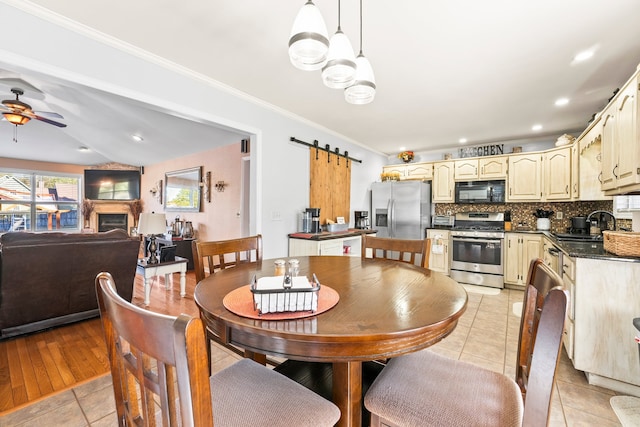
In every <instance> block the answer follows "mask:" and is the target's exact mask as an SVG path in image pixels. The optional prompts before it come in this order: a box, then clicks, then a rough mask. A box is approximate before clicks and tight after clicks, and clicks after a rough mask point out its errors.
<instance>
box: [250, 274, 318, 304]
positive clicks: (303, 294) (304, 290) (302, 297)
mask: <svg viewBox="0 0 640 427" xmlns="http://www.w3.org/2000/svg"><path fill="white" fill-rule="evenodd" d="M287 281H288V282H287ZM319 290H320V283H319V282H317V280H316V283H312V282H309V279H307V278H306V277H305V276H295V277H291V276H286V275H285V276H276V277H261V278H260V279H258V280H257V281H256V280H255V277H254V280H253V282H252V283H251V292H252V293H253V303H254V306H255V308H256V310H258V312H259V313H260V314H266V313H282V312H285V311H316V310H318V291H319Z"/></svg>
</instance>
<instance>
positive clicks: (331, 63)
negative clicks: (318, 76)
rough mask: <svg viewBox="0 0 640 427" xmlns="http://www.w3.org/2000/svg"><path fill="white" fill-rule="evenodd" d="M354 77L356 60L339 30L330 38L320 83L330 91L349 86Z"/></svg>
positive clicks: (349, 44)
mask: <svg viewBox="0 0 640 427" xmlns="http://www.w3.org/2000/svg"><path fill="white" fill-rule="evenodd" d="M355 76H356V58H355V55H354V54H353V47H352V46H351V42H350V41H349V38H348V37H347V36H346V35H345V34H344V33H343V32H342V30H341V29H340V28H338V31H336V33H335V34H334V35H333V37H331V42H330V44H329V54H328V56H327V65H325V66H324V67H323V68H322V81H323V82H324V84H325V85H326V86H327V87H330V88H332V89H343V88H345V87H347V86H350V85H351V84H352V83H353V80H354V78H355Z"/></svg>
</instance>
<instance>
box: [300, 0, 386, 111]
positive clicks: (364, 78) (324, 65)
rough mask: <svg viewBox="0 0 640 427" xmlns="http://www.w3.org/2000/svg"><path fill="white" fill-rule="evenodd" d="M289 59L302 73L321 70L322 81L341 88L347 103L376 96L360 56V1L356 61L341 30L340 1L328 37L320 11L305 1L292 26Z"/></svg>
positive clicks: (371, 77)
mask: <svg viewBox="0 0 640 427" xmlns="http://www.w3.org/2000/svg"><path fill="white" fill-rule="evenodd" d="M289 58H290V59H291V63H292V64H293V65H294V66H295V67H296V68H299V69H301V70H305V71H314V70H322V81H323V82H324V84H325V85H326V86H327V87H330V88H332V89H344V97H345V100H346V101H347V102H349V103H350V104H359V105H362V104H368V103H370V102H371V101H373V98H374V97H375V94H376V83H375V78H374V75H373V68H371V64H370V63H369V60H368V59H367V58H366V57H365V56H364V54H363V53H362V0H360V53H359V54H358V57H357V58H356V57H355V55H354V53H353V47H352V46H351V43H350V42H349V39H348V38H347V36H346V35H345V34H344V33H343V32H342V29H341V28H340V0H338V29H337V30H336V32H335V34H334V35H333V36H332V37H331V40H329V38H328V34H327V28H326V25H325V23H324V19H323V18H322V15H321V14H320V11H319V10H318V8H317V7H316V5H314V4H313V1H312V0H308V1H307V3H305V5H304V6H302V9H300V12H298V15H297V16H296V19H295V21H294V23H293V28H292V29H291V38H290V39H289Z"/></svg>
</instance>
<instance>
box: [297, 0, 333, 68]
mask: <svg viewBox="0 0 640 427" xmlns="http://www.w3.org/2000/svg"><path fill="white" fill-rule="evenodd" d="M328 51H329V35H328V33H327V26H326V25H325V23H324V19H323V18H322V15H321V14H320V11H319V10H318V8H317V7H316V5H315V4H313V2H312V1H311V0H309V1H307V3H305V5H304V6H302V9H300V12H298V15H297V16H296V19H295V21H293V27H292V28H291V37H290V38H289V59H290V60H291V63H292V64H293V65H294V66H295V67H296V68H299V69H301V70H305V71H313V70H319V69H320V68H322V67H323V66H324V64H326V63H327V52H328Z"/></svg>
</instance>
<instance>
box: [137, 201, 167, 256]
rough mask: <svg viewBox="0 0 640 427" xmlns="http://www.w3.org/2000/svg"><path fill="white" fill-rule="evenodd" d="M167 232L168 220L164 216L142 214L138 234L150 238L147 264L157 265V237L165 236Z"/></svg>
mask: <svg viewBox="0 0 640 427" xmlns="http://www.w3.org/2000/svg"><path fill="white" fill-rule="evenodd" d="M166 231H167V218H166V217H165V215H164V214H157V213H153V212H152V213H141V214H140V219H139V221H138V233H140V234H144V235H145V236H149V240H150V242H149V252H150V255H149V259H148V260H147V264H157V263H158V257H157V256H156V250H157V249H158V248H157V247H156V235H157V234H164V233H165V232H166Z"/></svg>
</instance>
